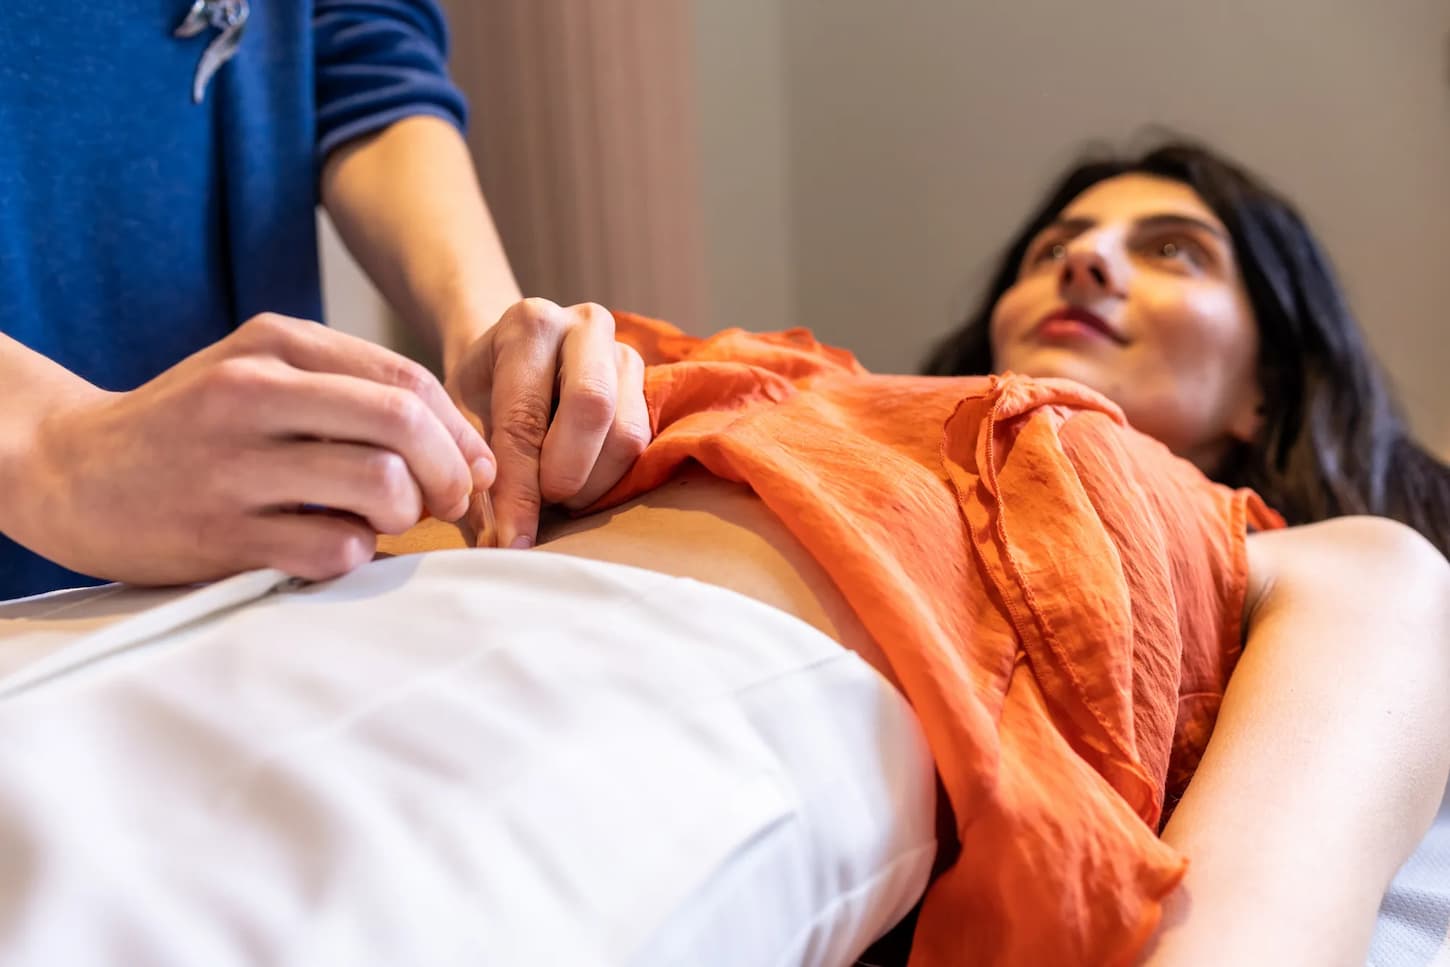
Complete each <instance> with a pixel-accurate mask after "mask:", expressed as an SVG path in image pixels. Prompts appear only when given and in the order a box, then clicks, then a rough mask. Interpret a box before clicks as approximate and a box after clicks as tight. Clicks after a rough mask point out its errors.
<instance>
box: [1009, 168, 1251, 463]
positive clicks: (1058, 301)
mask: <svg viewBox="0 0 1450 967" xmlns="http://www.w3.org/2000/svg"><path fill="white" fill-rule="evenodd" d="M1258 353H1259V339H1258V330H1257V327H1256V326H1255V324H1254V317H1253V310H1252V308H1251V306H1250V304H1249V300H1248V296H1247V294H1246V293H1245V291H1244V286H1243V281H1242V279H1241V278H1240V276H1239V270H1238V265H1237V263H1236V262H1235V260H1234V252H1233V246H1232V244H1231V242H1230V240H1229V236H1228V232H1227V231H1226V230H1225V229H1224V227H1223V224H1222V223H1221V222H1220V221H1219V220H1218V218H1217V217H1216V216H1215V215H1214V214H1213V212H1212V211H1211V210H1210V209H1209V208H1208V206H1207V205H1205V204H1204V203H1203V201H1202V200H1200V199H1199V197H1198V195H1196V194H1195V193H1194V191H1193V189H1191V188H1189V187H1188V186H1187V185H1184V184H1181V183H1179V182H1176V181H1170V180H1167V179H1164V178H1154V177H1151V176H1148V175H1136V174H1133V175H1120V176H1119V177H1116V178H1111V179H1109V180H1107V181H1103V182H1099V183H1098V184H1096V185H1094V186H1093V187H1091V188H1089V189H1088V190H1087V191H1085V192H1083V193H1082V194H1081V195H1079V196H1078V197H1077V198H1076V199H1075V200H1074V201H1073V202H1072V203H1071V204H1070V205H1068V206H1067V208H1066V209H1064V210H1063V212H1062V214H1061V215H1060V216H1059V217H1058V219H1057V220H1056V221H1055V222H1053V224H1051V225H1049V226H1048V227H1047V228H1046V229H1044V230H1043V232H1042V233H1041V234H1040V235H1038V236H1037V237H1036V238H1035V239H1033V240H1032V243H1031V245H1029V246H1028V249H1027V255H1026V257H1025V258H1024V259H1023V261H1022V266H1021V268H1020V270H1019V272H1018V276H1017V282H1016V283H1015V284H1014V285H1013V286H1012V288H1010V289H1008V290H1007V291H1006V292H1005V293H1004V294H1003V295H1002V298H1001V299H999V300H998V301H997V305H996V308H995V309H994V311H993V313H992V355H993V358H994V359H995V360H996V364H997V369H998V370H999V371H1007V370H1011V371H1013V372H1017V373H1022V374H1024V375H1028V376H1061V377H1066V378H1068V379H1073V380H1077V381H1078V382H1080V383H1083V384H1085V385H1087V386H1089V387H1091V388H1093V389H1095V390H1097V391H1098V392H1100V393H1102V394H1103V395H1104V396H1107V397H1108V398H1109V399H1111V400H1113V401H1114V402H1115V403H1117V404H1118V405H1119V406H1120V407H1122V409H1123V413H1124V414H1125V415H1126V416H1127V418H1128V422H1129V423H1131V424H1132V425H1133V426H1134V427H1136V428H1137V429H1139V430H1141V431H1142V432H1144V433H1147V434H1149V435H1151V436H1154V437H1157V438H1158V439H1159V440H1161V441H1163V443H1165V444H1167V446H1168V447H1169V448H1170V449H1171V450H1173V451H1174V452H1175V453H1177V454H1179V455H1180V456H1183V457H1186V458H1188V459H1189V460H1192V461H1193V462H1194V463H1196V464H1198V466H1199V467H1201V468H1203V469H1204V470H1205V471H1207V472H1212V471H1213V470H1214V469H1216V467H1217V466H1218V465H1219V464H1220V463H1221V461H1222V460H1223V458H1224V456H1225V455H1226V453H1227V451H1228V449H1229V447H1230V445H1231V444H1232V443H1233V442H1234V441H1236V440H1240V441H1249V440H1251V439H1253V437H1254V435H1255V433H1256V431H1257V429H1258V423H1259V415H1258V412H1259V407H1260V405H1261V403H1262V399H1263V397H1262V393H1261V391H1260V389H1259V386H1258V380H1257V362H1258Z"/></svg>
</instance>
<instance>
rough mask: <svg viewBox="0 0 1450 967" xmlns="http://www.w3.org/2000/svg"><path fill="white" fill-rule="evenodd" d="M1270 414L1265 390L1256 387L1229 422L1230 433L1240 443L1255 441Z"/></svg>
mask: <svg viewBox="0 0 1450 967" xmlns="http://www.w3.org/2000/svg"><path fill="white" fill-rule="evenodd" d="M1268 415H1269V407H1268V404H1267V403H1266V402H1265V401H1264V393H1263V390H1260V389H1255V390H1254V392H1253V393H1252V394H1251V395H1249V396H1246V397H1244V400H1243V402H1241V403H1240V404H1239V408H1238V410H1237V411H1236V412H1235V413H1234V418H1233V420H1232V421H1231V422H1230V423H1229V427H1228V432H1229V435H1230V436H1232V437H1233V438H1234V439H1235V440H1237V441H1238V442H1240V443H1253V442H1254V441H1255V440H1257V439H1258V438H1259V433H1260V432H1262V431H1263V429H1264V421H1265V420H1267V419H1268Z"/></svg>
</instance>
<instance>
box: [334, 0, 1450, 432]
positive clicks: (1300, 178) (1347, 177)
mask: <svg viewBox="0 0 1450 967" xmlns="http://www.w3.org/2000/svg"><path fill="white" fill-rule="evenodd" d="M445 6H446V7H448V8H449V13H450V16H451V18H452V26H453V50H452V65H453V70H454V74H455V77H456V78H457V79H458V81H459V83H460V84H461V85H462V86H463V87H464V88H465V91H466V93H467V94H468V96H469V99H470V102H471V105H472V109H473V122H472V127H471V130H470V135H469V137H470V144H471V146H472V148H473V150H474V153H475V157H476V160H477V162H478V166H479V170H480V175H481V178H482V180H483V183H484V189H485V193H486V195H487V197H488V199H489V203H490V205H491V206H492V208H493V211H494V215H495V217H496V219H497V220H498V222H499V228H500V232H501V233H502V235H503V237H504V241H505V244H506V246H507V247H508V250H509V254H510V258H511V259H512V261H513V264H514V267H515V270H516V272H517V274H518V276H519V279H520V282H521V284H522V285H523V288H524V291H525V292H527V293H529V294H535V295H543V296H547V297H549V298H552V299H555V300H556V301H560V302H576V301H581V300H592V301H596V302H602V303H604V304H606V305H609V306H611V307H614V308H625V309H632V310H635V311H638V312H643V313H646V314H650V315H656V316H662V317H664V318H668V319H671V320H672V321H675V322H677V323H678V324H680V325H682V326H683V327H685V328H686V329H689V330H691V331H694V332H700V333H704V332H710V331H713V330H716V329H719V328H724V327H726V326H733V325H740V326H746V327H749V328H755V329H774V328H783V327H786V326H792V325H806V326H809V327H810V328H812V329H814V330H815V332H816V333H817V335H818V336H819V337H820V338H822V339H823V340H825V341H827V342H831V343H835V344H838V345H842V346H845V347H847V348H849V349H851V350H853V351H854V352H855V353H856V354H857V355H858V356H859V357H860V358H861V360H862V361H863V362H864V363H865V364H866V365H867V366H869V367H871V368H873V369H880V370H897V371H910V370H912V369H914V368H915V367H916V365H917V364H918V363H919V362H920V360H921V358H922V356H923V354H924V353H925V352H926V350H927V348H928V347H929V346H930V345H931V343H932V342H933V341H934V340H935V339H936V338H938V337H939V336H941V335H942V334H943V333H944V332H946V331H947V330H948V329H949V328H951V327H952V326H953V325H954V324H955V323H956V322H957V321H958V320H959V319H960V317H961V316H962V315H963V314H964V313H965V311H966V309H967V307H968V306H969V305H970V304H971V303H972V302H973V299H974V297H975V295H976V294H977V292H978V291H979V289H980V287H981V286H982V285H984V284H985V281H986V278H987V272H988V266H989V265H990V264H991V263H992V261H993V260H994V259H995V258H996V257H997V255H998V254H999V252H1000V250H1001V248H1002V246H1003V245H1004V244H1005V242H1006V241H1007V239H1008V237H1009V235H1010V234H1011V233H1012V232H1013V231H1014V230H1015V229H1016V228H1017V226H1018V225H1019V224H1020V222H1021V221H1022V220H1023V219H1024V218H1025V216H1026V214H1027V212H1028V210H1029V208H1030V207H1031V206H1032V205H1033V204H1035V203H1036V201H1037V200H1038V199H1039V198H1040V197H1041V195H1042V194H1043V192H1044V191H1045V189H1046V187H1047V184H1048V182H1049V180H1050V179H1052V178H1053V177H1054V176H1056V175H1057V174H1058V173H1060V171H1061V170H1062V169H1063V167H1064V166H1065V165H1067V164H1068V163H1069V162H1070V161H1071V160H1072V159H1073V158H1075V157H1076V156H1077V155H1078V154H1079V153H1080V152H1081V151H1082V149H1084V148H1085V147H1088V146H1091V145H1094V144H1102V143H1107V144H1109V145H1112V146H1119V147H1129V148H1131V147H1134V146H1142V145H1144V144H1146V143H1148V142H1149V141H1150V140H1151V134H1152V132H1153V131H1154V130H1161V129H1163V128H1166V129H1169V130H1171V131H1173V132H1176V133H1181V134H1184V135H1188V136H1191V137H1195V138H1199V139H1202V140H1204V141H1206V142H1207V143H1208V144H1210V145H1212V146H1214V147H1216V148H1218V149H1220V150H1222V151H1224V152H1226V153H1227V154H1229V155H1230V156H1232V157H1235V158H1237V159H1238V160H1240V161H1241V162H1243V163H1244V164H1246V165H1247V166H1248V167H1249V168H1250V169H1251V170H1253V171H1255V172H1256V173H1258V174H1260V175H1262V176H1264V177H1266V178H1267V179H1268V180H1270V181H1271V182H1272V183H1274V184H1275V185H1277V187H1279V188H1280V189H1281V190H1282V191H1283V192H1284V193H1285V194H1287V195H1288V196H1289V197H1290V198H1291V199H1293V200H1294V201H1295V202H1297V204H1298V205H1299V207H1300V208H1301V210H1302V211H1303V212H1304V213H1305V214H1306V216H1307V217H1308V220H1309V222H1310V224H1311V225H1312V226H1313V227H1314V229H1315V230H1316V232H1317V233H1318V234H1319V236H1320V237H1321V239H1322V240H1323V241H1324V242H1325V243H1326V245H1327V246H1328V248H1329V251H1330V253H1331V255H1332V256H1333V258H1334V260H1335V262H1336V265H1337V266H1338V268H1339V270H1340V273H1341V276H1342V279H1343V281H1344V282H1345V285H1346V288H1347V290H1348V293H1349V297H1350V300H1351V303H1352V304H1353V305H1354V306H1355V308H1356V310H1357V312H1358V315H1359V317H1360V320H1361V322H1362V323H1363V325H1364V327H1365V329H1366V331H1367V332H1368V334H1369V337H1370V341H1371V344H1372V345H1373V347H1374V349H1375V351H1376V353H1377V354H1378V356H1379V357H1380V359H1381V360H1382V362H1383V363H1384V364H1385V366H1386V368H1387V369H1388V370H1389V371H1390V373H1391V375H1392V377H1393V379H1394V382H1395V384H1396V386H1397V388H1398V390H1399V394H1400V397H1401V399H1402V401H1403V403H1404V404H1405V408H1406V410H1407V411H1408V413H1409V415H1410V417H1411V420H1412V422H1413V424H1414V426H1415V427H1416V429H1417V431H1418V432H1419V434H1420V435H1421V437H1422V438H1423V439H1424V440H1425V441H1426V442H1427V443H1429V444H1430V445H1431V446H1432V447H1434V448H1436V449H1438V450H1439V452H1440V453H1441V454H1442V455H1444V456H1445V457H1447V458H1450V324H1447V315H1450V3H1446V2H1445V0H1396V2H1395V3H1393V4H1366V3H1363V2H1362V0H1277V2H1275V3H1272V4H1266V3H1263V2H1262V0H1218V2H1217V3H1214V4H1192V5H1188V4H1163V3H1159V2H1147V0H1097V2H1094V3H1091V4H1084V3H1076V4H1074V3H1064V2H1061V0H1051V2H1049V0H1013V2H1011V3H995V4H994V3H960V2H951V0H901V2H898V3H891V4H886V3H881V2H880V0H452V2H446V3H445ZM324 248H325V254H324V260H325V269H326V278H327V289H328V298H329V316H330V318H331V320H332V321H333V323H334V324H336V325H339V326H341V327H343V328H348V329H352V330H354V331H360V332H363V333H365V334H368V335H371V336H374V337H377V336H379V334H386V333H395V332H396V331H397V330H396V326H395V324H394V323H393V321H392V320H391V319H390V318H389V315H388V312H387V310H386V308H385V307H384V306H383V305H382V304H381V302H380V301H379V300H378V298H377V296H376V295H375V294H374V293H373V292H372V291H371V289H370V288H369V287H368V286H367V285H366V283H365V282H364V281H363V280H362V278H361V276H360V274H358V272H357V270H356V269H355V267H353V266H352V265H351V264H350V262H349V260H348V259H347V258H346V256H345V253H342V252H341V249H340V246H338V245H337V243H336V240H335V237H329V239H328V241H327V242H326V244H325V247H324ZM383 338H385V339H386V338H387V337H386V335H384V336H383ZM391 341H393V342H394V344H397V343H398V340H397V339H396V338H394V339H393V340H391Z"/></svg>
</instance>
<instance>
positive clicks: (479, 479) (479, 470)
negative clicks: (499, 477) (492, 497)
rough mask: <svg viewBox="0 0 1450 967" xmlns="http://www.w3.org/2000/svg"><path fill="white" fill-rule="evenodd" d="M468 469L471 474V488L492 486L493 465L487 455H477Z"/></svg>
mask: <svg viewBox="0 0 1450 967" xmlns="http://www.w3.org/2000/svg"><path fill="white" fill-rule="evenodd" d="M468 471H469V473H470V474H471V475H472V476H473V489H475V490H487V489H488V488H489V487H492V486H493V477H494V466H493V461H492V460H490V459H489V458H488V457H479V458H478V459H477V460H475V461H473V463H472V464H470V465H469V467H468Z"/></svg>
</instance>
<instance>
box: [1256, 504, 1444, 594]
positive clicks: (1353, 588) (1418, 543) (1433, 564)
mask: <svg viewBox="0 0 1450 967" xmlns="http://www.w3.org/2000/svg"><path fill="white" fill-rule="evenodd" d="M1248 564H1249V586H1248V593H1247V595H1246V596H1245V601H1244V610H1245V613H1246V614H1248V615H1252V614H1253V613H1254V612H1255V611H1257V610H1258V609H1259V608H1260V607H1261V606H1262V604H1263V603H1264V601H1266V600H1267V599H1268V598H1269V597H1270V596H1271V595H1273V594H1276V593H1278V594H1303V593H1306V591H1308V590H1313V591H1315V592H1322V591H1325V590H1330V591H1334V590H1339V591H1342V592H1343V593H1344V594H1348V595H1355V594H1361V595H1362V594H1368V593H1374V594H1377V595H1378V594H1382V592H1383V589H1384V588H1386V587H1393V588H1395V589H1396V591H1395V594H1396V596H1399V595H1420V594H1426V595H1437V596H1439V597H1440V599H1441V600H1444V601H1445V602H1447V607H1450V562H1447V561H1446V559H1445V557H1444V556H1443V555H1442V554H1441V553H1440V552H1439V551H1438V550H1436V548H1435V546H1434V545H1433V544H1431V543H1430V541H1429V540H1427V539H1426V538H1425V537H1424V536H1423V535H1421V534H1420V533H1419V532H1417V531H1416V530H1414V529H1413V528H1411V527H1409V526H1407V525H1405V524H1402V523H1400V522H1399V521H1395V520H1390V519H1389V518H1387V517H1373V516H1368V515H1360V516H1352V517H1336V518H1333V519H1331V520H1326V521H1320V522H1318V523H1314V524H1302V525H1299V526H1295V527H1288V528H1285V529H1283V530H1275V531H1263V532H1259V533H1255V534H1250V535H1249V538H1248ZM1370 579H1373V581H1372V584H1371V582H1370ZM1431 600H1433V598H1432V599H1431Z"/></svg>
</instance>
